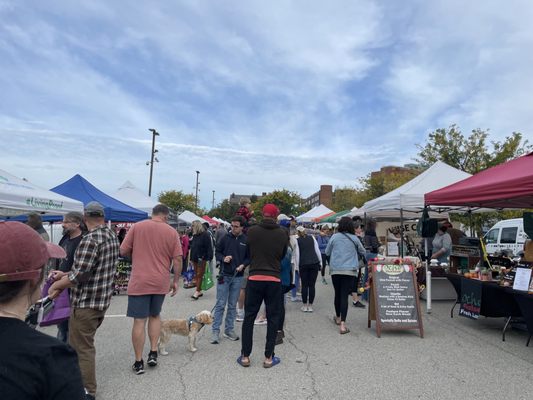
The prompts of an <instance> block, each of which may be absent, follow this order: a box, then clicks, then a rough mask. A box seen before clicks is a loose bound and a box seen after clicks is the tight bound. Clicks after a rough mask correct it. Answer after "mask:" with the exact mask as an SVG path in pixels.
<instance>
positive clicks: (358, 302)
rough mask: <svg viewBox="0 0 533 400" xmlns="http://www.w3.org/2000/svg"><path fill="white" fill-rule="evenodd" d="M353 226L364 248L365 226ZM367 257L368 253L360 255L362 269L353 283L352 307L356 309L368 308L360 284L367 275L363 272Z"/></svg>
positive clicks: (356, 223) (357, 224)
mask: <svg viewBox="0 0 533 400" xmlns="http://www.w3.org/2000/svg"><path fill="white" fill-rule="evenodd" d="M352 221H353V219H352ZM353 224H354V229H355V236H356V237H357V240H359V242H360V243H361V245H362V246H363V247H364V245H363V240H364V234H363V226H362V225H361V224H360V223H359V222H353ZM365 255H366V251H365V252H363V253H358V258H359V265H361V268H359V271H358V272H357V276H356V277H355V281H354V283H353V288H352V293H351V295H352V305H353V306H354V307H356V308H366V306H365V305H364V304H363V303H361V296H359V284H360V281H361V279H364V275H365V273H364V272H363V269H366V268H365V265H366V258H365ZM362 286H364V285H362Z"/></svg>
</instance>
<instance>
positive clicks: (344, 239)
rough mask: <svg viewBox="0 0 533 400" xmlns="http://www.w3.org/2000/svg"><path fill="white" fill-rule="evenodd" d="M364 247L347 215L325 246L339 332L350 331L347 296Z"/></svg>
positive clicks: (356, 272) (335, 319) (355, 276)
mask: <svg viewBox="0 0 533 400" xmlns="http://www.w3.org/2000/svg"><path fill="white" fill-rule="evenodd" d="M364 254H365V248H364V247H363V245H362V244H361V242H360V241H359V239H358V238H357V236H355V229H354V224H353V221H352V220H351V219H350V218H349V217H342V218H341V220H340V221H339V227H338V232H337V233H335V234H334V235H333V236H332V237H331V239H330V240H329V242H328V245H327V246H326V255H327V256H329V258H330V259H329V271H330V274H331V281H332V283H333V288H334V289H335V301H334V304H335V316H334V317H333V319H334V322H335V324H337V325H339V327H340V333H341V334H345V333H348V332H350V330H349V329H348V328H347V327H346V316H347V314H348V296H349V295H350V292H351V291H352V288H353V286H354V281H355V279H356V278H357V275H358V272H359V268H361V267H362V265H361V264H359V255H361V256H363V257H364Z"/></svg>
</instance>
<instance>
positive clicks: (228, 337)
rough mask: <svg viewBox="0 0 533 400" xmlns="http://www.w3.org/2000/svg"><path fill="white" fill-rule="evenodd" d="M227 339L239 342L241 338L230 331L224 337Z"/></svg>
mask: <svg viewBox="0 0 533 400" xmlns="http://www.w3.org/2000/svg"><path fill="white" fill-rule="evenodd" d="M223 336H224V337H225V338H227V339H229V340H232V341H234V342H235V341H236V340H239V337H238V336H237V334H236V333H235V332H233V331H229V332H224V335H223Z"/></svg>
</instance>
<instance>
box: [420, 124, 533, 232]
mask: <svg viewBox="0 0 533 400" xmlns="http://www.w3.org/2000/svg"><path fill="white" fill-rule="evenodd" d="M487 139H488V130H486V131H483V130H481V129H474V130H473V131H472V133H471V134H470V136H468V137H465V136H464V135H463V133H462V132H461V129H460V128H459V127H458V126H457V125H451V126H450V127H449V128H448V129H446V128H439V129H437V130H435V131H434V132H431V133H430V134H429V136H428V139H427V140H426V143H425V144H424V145H423V146H422V145H420V144H417V145H416V146H417V148H418V149H419V153H418V154H417V155H418V158H417V159H415V161H417V162H418V163H419V164H420V165H422V166H425V167H429V166H430V165H432V164H433V163H435V162H436V161H439V160H440V161H443V162H445V163H446V164H448V165H450V166H452V167H455V168H457V169H460V170H462V171H465V172H468V173H470V174H476V173H478V172H480V171H483V170H484V169H486V168H490V167H493V166H495V165H498V164H501V163H504V162H506V161H509V160H512V159H514V158H517V157H520V156H522V155H524V154H526V153H528V152H530V151H531V150H532V146H531V145H529V144H528V141H527V140H524V141H523V140H522V134H521V133H518V132H513V133H512V134H511V136H507V137H506V138H505V140H504V141H503V142H497V141H492V142H490V144H491V146H490V147H489V145H488V144H487ZM521 214H522V211H506V212H491V213H482V214H475V215H472V216H469V215H467V214H463V215H460V214H453V216H452V219H453V220H454V221H458V222H461V223H463V224H464V225H466V226H468V227H471V228H473V229H474V230H475V231H476V232H477V234H478V235H481V233H482V230H483V227H486V226H489V225H491V224H493V223H494V222H496V221H498V220H501V219H506V218H513V217H518V216H520V215H521Z"/></svg>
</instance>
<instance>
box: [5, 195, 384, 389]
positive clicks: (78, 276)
mask: <svg viewBox="0 0 533 400" xmlns="http://www.w3.org/2000/svg"><path fill="white" fill-rule="evenodd" d="M261 214H262V215H261V216H260V217H259V218H258V219H259V220H260V222H259V223H257V222H256V221H255V217H254V216H253V213H252V212H251V211H250V207H249V201H245V202H243V204H242V205H241V208H240V209H239V211H238V212H237V214H236V215H235V216H234V217H233V218H232V219H231V227H230V229H229V230H227V229H225V228H224V227H219V228H218V229H217V230H216V231H214V232H212V231H211V229H210V228H209V226H208V225H207V226H205V225H204V224H202V223H201V222H200V221H195V222H193V224H192V232H191V233H192V235H191V237H190V238H189V236H188V235H187V234H184V233H183V232H181V233H178V232H177V231H176V230H175V229H174V228H172V227H171V226H170V225H169V224H168V223H167V222H168V215H169V209H168V208H167V207H166V206H164V205H161V204H159V205H157V206H156V207H154V209H153V212H152V216H151V219H149V220H145V221H141V222H138V223H136V224H134V225H133V226H132V227H131V228H130V229H129V230H128V231H127V233H126V232H123V231H121V232H119V234H118V235H117V234H116V233H115V232H114V231H113V230H112V229H110V228H109V227H108V226H107V224H106V223H105V213H104V209H103V207H102V206H101V205H100V204H99V203H97V202H91V203H88V204H87V205H86V206H85V209H84V213H83V214H81V213H68V214H66V215H65V216H64V218H63V222H62V225H63V230H64V236H63V238H62V239H61V241H60V242H59V246H56V245H53V244H51V243H49V242H47V241H46V240H47V239H48V238H47V237H44V233H45V232H44V229H43V228H42V222H41V221H40V217H39V216H38V215H33V216H31V217H30V218H29V222H28V224H27V225H25V224H22V223H19V222H0V235H1V237H2V240H1V241H0V246H1V247H2V248H1V252H2V255H4V254H5V255H6V256H3V257H2V259H1V260H0V325H1V327H2V329H1V330H0V338H1V339H2V340H4V343H8V342H9V341H10V340H11V341H18V340H22V341H24V346H19V345H13V346H8V347H6V346H1V347H0V352H1V353H0V357H1V358H2V360H4V361H3V363H4V362H5V363H6V364H5V365H7V366H8V367H9V368H10V369H11V368H12V371H13V376H10V375H6V374H0V386H2V388H6V389H5V390H6V392H5V393H7V394H8V398H21V399H22V398H55V399H67V398H68V399H78V398H80V399H94V398H95V396H96V392H97V382H96V363H95V354H96V349H95V344H94V338H95V334H96V332H97V330H98V328H99V327H100V326H101V324H102V322H103V320H104V316H105V313H106V311H107V309H108V307H109V305H110V302H111V297H112V294H113V280H114V275H115V271H116V267H117V264H118V260H119V257H120V256H122V257H127V258H129V259H131V260H132V268H131V275H130V277H129V283H128V289H127V294H128V304H127V316H128V317H130V318H132V320H133V327H132V347H133V358H134V362H133V364H132V370H133V371H134V372H135V373H136V374H142V373H144V368H145V363H144V359H143V351H144V347H145V342H146V335H148V341H149V351H148V355H147V358H146V364H147V365H148V366H149V367H155V366H156V365H157V364H158V339H159V336H160V332H161V318H160V313H161V309H162V305H163V303H164V299H165V296H166V295H167V294H170V296H174V295H175V294H176V292H177V290H178V284H179V279H180V277H181V275H182V271H183V270H185V269H186V268H188V266H189V264H188V262H189V261H190V263H191V265H192V268H193V269H194V278H193V284H194V289H195V290H194V293H193V294H192V295H191V300H192V301H198V300H200V298H201V297H202V296H203V292H202V286H201V282H202V280H203V279H202V277H203V274H204V273H205V271H206V266H208V265H209V264H210V263H212V264H214V265H216V266H217V269H216V271H217V272H216V302H215V305H214V307H213V311H212V312H213V324H212V327H211V328H212V330H211V339H210V343H212V344H217V343H219V342H220V340H221V333H222V336H223V337H224V338H226V339H228V340H232V341H237V340H239V339H240V340H241V351H240V355H239V357H238V359H237V362H238V363H239V364H240V365H241V366H243V367H248V366H249V365H250V355H251V353H252V348H253V330H254V326H255V325H257V324H266V325H267V329H266V344H265V349H264V361H263V366H264V367H265V368H270V367H273V366H275V365H277V364H279V363H280V362H281V359H280V357H278V356H276V354H275V346H276V345H279V344H281V343H283V338H284V335H285V334H284V325H285V303H286V301H290V300H293V301H301V302H302V307H301V311H302V312H313V311H314V310H313V305H314V303H315V301H316V290H315V285H316V282H317V278H318V274H319V273H321V276H322V278H321V279H322V283H323V284H328V278H327V276H326V271H327V268H328V266H329V273H330V275H331V282H332V284H333V289H334V292H335V295H334V305H335V315H334V316H333V320H334V322H335V323H336V324H337V325H339V332H340V333H341V334H346V333H348V332H349V329H348V328H347V326H346V315H347V312H348V303H349V301H348V300H349V297H350V295H353V296H357V295H358V293H357V289H358V281H360V280H361V279H364V276H365V274H364V273H361V272H360V271H361V269H362V267H363V266H364V265H365V260H366V259H367V258H368V257H370V256H371V255H372V254H375V252H374V253H372V252H373V251H375V250H376V249H375V246H379V243H376V242H372V243H371V242H368V243H370V244H371V246H370V247H368V246H367V247H366V248H365V246H366V244H367V240H366V239H365V237H364V236H363V235H362V230H361V229H362V227H361V224H360V221H353V220H352V219H351V218H347V217H345V218H343V219H341V221H340V222H339V225H338V229H337V231H336V232H334V233H333V232H331V231H330V229H329V227H328V226H325V227H323V228H322V229H321V230H320V232H316V231H314V230H308V229H306V228H304V227H303V226H297V224H296V220H295V218H294V217H292V216H286V215H284V214H280V212H279V210H278V208H277V207H276V206H275V205H274V204H266V205H265V206H264V207H263V209H262V210H261ZM358 233H359V236H358ZM372 245H373V246H374V247H372ZM21 251H23V252H22V253H21V254H23V255H24V256H22V257H21V256H20V254H19V252H21ZM49 259H50V260H49ZM44 280H48V282H49V284H50V287H49V290H48V293H41V291H40V290H41V286H42V283H43V281H44ZM64 291H67V292H68V295H69V297H70V306H71V311H70V318H69V319H67V320H64V321H62V322H61V323H60V324H59V325H58V331H57V339H59V340H56V339H54V338H52V337H50V336H48V335H45V334H43V333H41V332H39V331H36V330H33V329H31V328H30V327H29V326H28V325H26V324H25V323H24V321H25V319H26V316H27V313H26V312H27V310H28V309H29V308H30V307H31V306H32V305H33V304H35V303H36V302H38V300H39V299H40V298H41V297H42V296H44V295H46V294H48V297H49V298H50V299H56V298H57V297H58V296H59V295H60V294H61V293H63V292H64ZM321 301H323V300H321ZM353 304H354V305H355V306H356V307H363V308H364V307H365V306H364V304H362V303H361V301H360V300H359V299H358V298H357V297H354V300H353ZM238 321H240V322H242V329H241V330H240V336H239V334H238V330H237V329H235V324H236V322H238ZM26 342H27V343H26ZM30 342H31V343H30ZM26 344H27V346H26ZM22 353H24V354H22ZM23 355H24V356H25V357H29V358H28V360H31V362H30V364H31V366H30V367H28V366H25V367H24V368H26V370H29V371H31V373H30V374H27V376H26V375H25V374H22V375H20V374H18V373H17V372H16V371H18V370H19V369H20V365H18V362H17V359H21V358H23V357H22V356H23ZM32 357H33V358H32ZM50 363H53V364H54V365H55V366H56V367H57V366H61V367H62V368H63V367H64V368H68V369H69V370H72V371H73V372H72V373H71V374H70V375H69V378H68V380H65V379H60V377H59V376H57V377H56V376H54V372H53V371H57V368H56V367H54V368H47V365H49V364H50ZM16 376H19V377H20V376H25V377H26V378H24V379H22V380H20V379H19V380H17V378H16ZM50 380H51V381H52V383H50V382H49V381H50Z"/></svg>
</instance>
